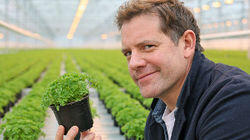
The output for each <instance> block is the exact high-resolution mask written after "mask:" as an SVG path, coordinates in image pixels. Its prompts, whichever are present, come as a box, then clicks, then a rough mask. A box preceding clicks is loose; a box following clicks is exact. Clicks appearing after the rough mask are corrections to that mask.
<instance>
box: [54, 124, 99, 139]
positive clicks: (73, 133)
mask: <svg viewBox="0 0 250 140" xmlns="http://www.w3.org/2000/svg"><path fill="white" fill-rule="evenodd" d="M78 131H79V128H78V127H77V126H73V127H71V128H70V129H69V131H68V133H67V135H66V137H65V140H74V138H75V137H76V135H77V133H78ZM63 134H64V127H63V126H62V125H60V126H59V127H58V129H57V133H56V138H55V140H63ZM80 140H101V136H99V135H95V133H93V132H90V131H84V132H82V133H81V138H80Z"/></svg>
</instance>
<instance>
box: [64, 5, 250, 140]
mask: <svg viewBox="0 0 250 140" xmlns="http://www.w3.org/2000/svg"><path fill="white" fill-rule="evenodd" d="M117 25H118V28H119V29H120V30H121V35H122V52H123V54H124V55H125V56H126V58H127V61H128V68H129V72H130V75H131V77H132V79H133V80H134V81H135V83H136V84H137V85H138V86H139V88H140V91H141V94H142V96H144V97H145V98H154V100H153V103H152V105H151V112H150V114H149V116H148V119H147V123H146V127H145V139H146V140H163V139H165V140H167V139H171V140H179V139H187V140H194V139H200V140H215V139H225V140H228V139H233V140H236V139H244V140H245V139H250V109H249V106H250V76H249V75H248V74H247V73H245V72H243V71H242V70H240V69H238V68H235V67H230V66H227V65H223V64H215V63H214V62H212V61H210V60H208V59H207V58H205V56H204V55H203V54H202V53H201V52H202V51H203V48H202V47H201V45H200V37H199V36H200V35H199V34H200V30H199V27H198V26H197V23H196V20H195V19H194V16H193V15H192V13H191V12H190V11H189V10H188V9H187V8H186V7H184V6H183V4H182V3H180V2H178V1H177V0H132V1H129V2H127V3H126V4H124V5H123V6H121V7H120V9H119V11H118V15H117ZM60 134H62V133H60ZM88 134H89V132H85V135H87V136H90V135H91V136H92V139H94V136H93V134H91V133H90V135H88Z"/></svg>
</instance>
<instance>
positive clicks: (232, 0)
mask: <svg viewBox="0 0 250 140" xmlns="http://www.w3.org/2000/svg"><path fill="white" fill-rule="evenodd" d="M224 3H225V4H233V3H234V0H225V1H224Z"/></svg>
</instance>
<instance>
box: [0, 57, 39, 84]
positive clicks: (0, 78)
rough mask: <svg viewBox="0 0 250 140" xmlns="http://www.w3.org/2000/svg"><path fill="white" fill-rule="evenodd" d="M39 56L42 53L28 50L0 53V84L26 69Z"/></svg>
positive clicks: (37, 59)
mask: <svg viewBox="0 0 250 140" xmlns="http://www.w3.org/2000/svg"><path fill="white" fill-rule="evenodd" d="M41 58H43V54H40V53H32V54H31V53H28V52H20V53H16V54H5V55H0V86H1V85H3V84H4V83H6V82H8V81H10V80H13V79H15V78H16V77H17V76H19V75H21V74H22V73H23V72H25V71H28V70H29V69H30V68H31V67H32V66H33V65H34V64H36V63H38V62H39V60H40V59H41Z"/></svg>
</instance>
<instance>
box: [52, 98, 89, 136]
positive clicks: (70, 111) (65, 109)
mask: <svg viewBox="0 0 250 140" xmlns="http://www.w3.org/2000/svg"><path fill="white" fill-rule="evenodd" d="M50 108H51V109H52V110H53V112H54V114H55V116H56V119H57V122H58V124H59V125H63V126H64V127H65V133H64V135H66V134H67V132H68V130H69V129H70V128H71V127H72V126H74V125H76V126H78V127H79V130H80V131H81V132H83V131H86V130H88V129H90V128H91V127H92V126H93V120H92V116H91V111H90V106H89V96H85V97H84V98H83V99H82V100H81V101H78V102H73V103H69V104H67V105H65V106H60V107H59V111H58V110H57V109H56V107H55V106H53V105H52V106H50Z"/></svg>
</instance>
